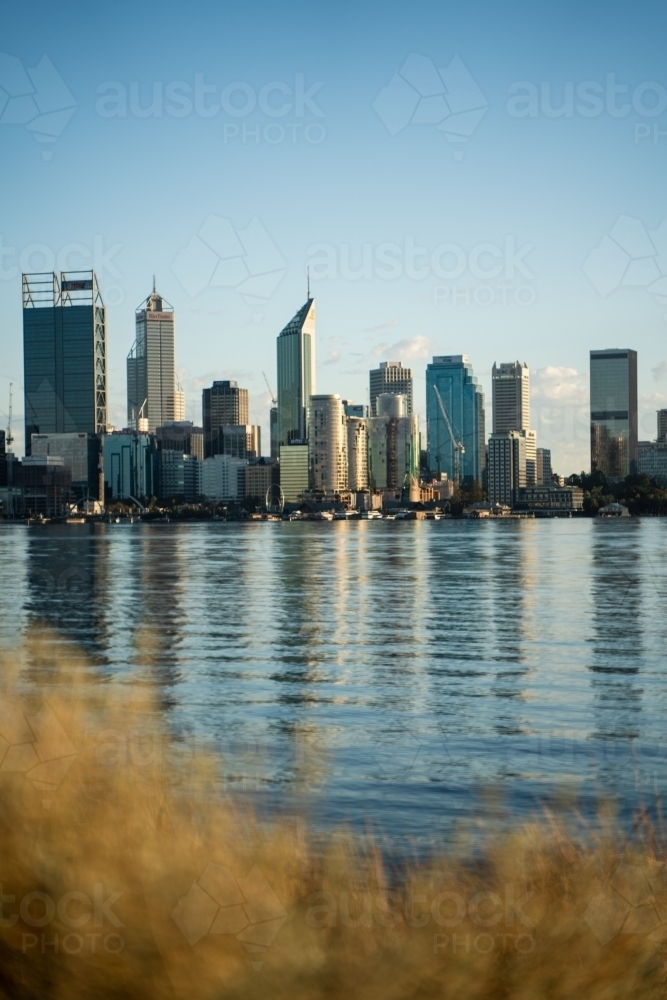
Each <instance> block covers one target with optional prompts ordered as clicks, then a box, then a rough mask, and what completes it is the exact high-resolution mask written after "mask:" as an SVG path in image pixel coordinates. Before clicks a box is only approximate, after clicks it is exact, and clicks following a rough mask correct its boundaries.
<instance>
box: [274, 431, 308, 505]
mask: <svg viewBox="0 0 667 1000" xmlns="http://www.w3.org/2000/svg"><path fill="white" fill-rule="evenodd" d="M309 484H310V463H309V460H308V445H307V444H287V445H285V444H283V445H281V446H280V488H281V490H282V492H283V496H284V498H285V503H298V502H299V500H300V499H301V495H302V494H303V493H304V492H306V491H307V490H308V488H309Z"/></svg>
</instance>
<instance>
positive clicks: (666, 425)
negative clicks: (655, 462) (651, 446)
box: [658, 410, 667, 441]
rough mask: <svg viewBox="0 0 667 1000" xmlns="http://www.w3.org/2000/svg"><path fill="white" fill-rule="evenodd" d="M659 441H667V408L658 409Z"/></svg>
mask: <svg viewBox="0 0 667 1000" xmlns="http://www.w3.org/2000/svg"><path fill="white" fill-rule="evenodd" d="M658 441H667V410H658Z"/></svg>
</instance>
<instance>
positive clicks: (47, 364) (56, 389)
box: [23, 271, 107, 455]
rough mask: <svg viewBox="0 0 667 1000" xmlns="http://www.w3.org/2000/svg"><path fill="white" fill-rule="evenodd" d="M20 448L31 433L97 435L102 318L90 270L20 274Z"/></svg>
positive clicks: (102, 388)
mask: <svg viewBox="0 0 667 1000" xmlns="http://www.w3.org/2000/svg"><path fill="white" fill-rule="evenodd" d="M23 371H24V382H25V397H24V405H25V447H26V454H27V455H29V454H30V447H31V442H32V436H33V434H102V433H104V431H105V429H106V425H107V343H106V315H105V309H104V303H103V302H102V296H101V295H100V290H99V287H98V285H97V278H96V277H95V272H94V271H77V272H68V273H62V274H61V275H60V276H58V275H57V274H49V273H47V274H24V275H23Z"/></svg>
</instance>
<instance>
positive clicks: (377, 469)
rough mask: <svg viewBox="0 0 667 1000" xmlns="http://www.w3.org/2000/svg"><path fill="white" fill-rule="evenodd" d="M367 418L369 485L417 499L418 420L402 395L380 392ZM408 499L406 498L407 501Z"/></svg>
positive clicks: (374, 488) (376, 488) (372, 487)
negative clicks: (409, 411)
mask: <svg viewBox="0 0 667 1000" xmlns="http://www.w3.org/2000/svg"><path fill="white" fill-rule="evenodd" d="M376 409H377V413H378V415H377V416H375V417H369V419H368V423H367V426H368V482H369V486H370V488H371V489H373V490H405V491H406V492H408V493H412V494H413V497H412V498H415V497H416V498H417V499H418V495H417V494H418V490H419V421H418V418H417V416H416V415H415V414H412V415H410V416H408V415H407V412H406V411H407V399H406V397H405V396H403V395H402V394H395V393H380V395H379V396H378V398H377V400H376ZM409 498H410V497H406V499H409Z"/></svg>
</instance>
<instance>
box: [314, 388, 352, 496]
mask: <svg viewBox="0 0 667 1000" xmlns="http://www.w3.org/2000/svg"><path fill="white" fill-rule="evenodd" d="M308 452H309V461H310V488H311V490H318V491H319V490H322V491H323V492H324V493H342V492H344V491H346V490H347V488H348V483H347V428H346V426H345V411H344V409H343V403H342V400H341V398H340V396H338V395H322V396H311V397H310V401H309V404H308Z"/></svg>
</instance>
